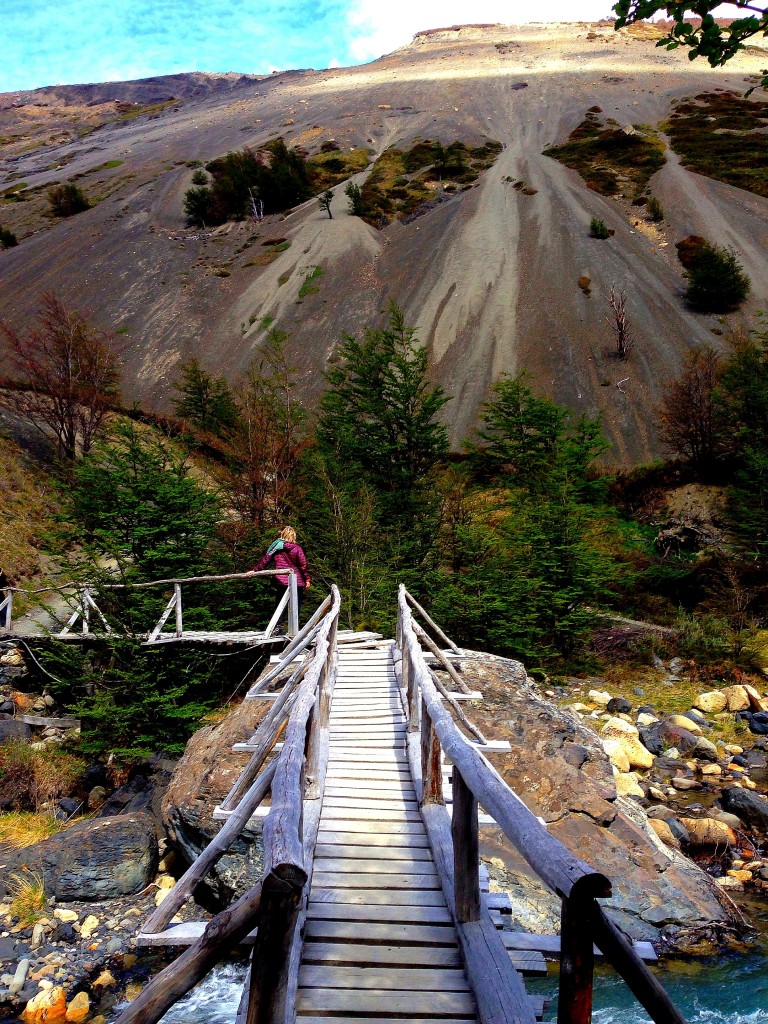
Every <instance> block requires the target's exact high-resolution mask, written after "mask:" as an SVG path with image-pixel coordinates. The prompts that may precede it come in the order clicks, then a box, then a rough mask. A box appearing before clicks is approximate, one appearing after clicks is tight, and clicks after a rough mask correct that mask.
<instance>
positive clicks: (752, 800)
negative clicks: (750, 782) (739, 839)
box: [720, 786, 768, 833]
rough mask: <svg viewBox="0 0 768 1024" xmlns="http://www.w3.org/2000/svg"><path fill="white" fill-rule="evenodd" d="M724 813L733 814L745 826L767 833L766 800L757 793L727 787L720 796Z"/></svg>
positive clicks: (767, 807)
mask: <svg viewBox="0 0 768 1024" xmlns="http://www.w3.org/2000/svg"><path fill="white" fill-rule="evenodd" d="M720 804H721V806H722V808H723V810H724V811H727V812H728V813H729V814H735V815H736V817H737V818H740V819H741V821H743V822H744V824H745V825H748V826H749V827H750V828H756V829H758V831H760V832H765V833H768V800H766V798H765V797H764V796H760V795H759V794H758V793H751V792H750V791H749V790H748V789H742V788H741V786H728V787H727V789H724V790H723V791H722V793H721V794H720Z"/></svg>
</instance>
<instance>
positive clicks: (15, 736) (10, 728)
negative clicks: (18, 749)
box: [0, 715, 32, 746]
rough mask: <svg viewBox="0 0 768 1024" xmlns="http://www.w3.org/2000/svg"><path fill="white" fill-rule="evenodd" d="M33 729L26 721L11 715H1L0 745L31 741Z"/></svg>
mask: <svg viewBox="0 0 768 1024" xmlns="http://www.w3.org/2000/svg"><path fill="white" fill-rule="evenodd" d="M31 738H32V730H31V729H30V727H29V726H28V725H27V723H26V722H20V721H19V720H18V719H16V718H11V717H10V715H0V746H2V744H3V743H19V742H21V743H29V741H30V739H31Z"/></svg>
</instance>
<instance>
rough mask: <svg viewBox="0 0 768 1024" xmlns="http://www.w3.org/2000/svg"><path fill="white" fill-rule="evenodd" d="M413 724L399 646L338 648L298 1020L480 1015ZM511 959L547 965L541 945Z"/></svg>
mask: <svg viewBox="0 0 768 1024" xmlns="http://www.w3.org/2000/svg"><path fill="white" fill-rule="evenodd" d="M405 734H406V720H405V715H404V714H403V708H402V704H401V700H400V693H399V690H398V687H397V683H396V679H395V673H394V669H393V665H392V660H391V654H390V650H389V649H387V648H384V649H381V648H379V649H375V650H349V649H346V650H345V649H344V647H340V649H339V670H338V677H337V681H336V688H335V691H334V697H333V703H332V707H331V716H330V756H329V762H328V772H327V776H326V783H325V794H324V799H323V809H322V813H321V816H320V830H319V833H318V837H317V847H316V850H315V860H314V870H313V875H312V886H311V889H310V894H309V901H308V907H307V921H306V927H305V934H304V939H305V941H304V948H303V953H302V959H301V966H300V969H299V976H298V993H297V1004H296V1009H297V1024H314V1022H316V1021H320V1020H322V1022H323V1024H334V1022H335V1021H349V1020H351V1019H352V1018H356V1019H357V1020H361V1021H365V1022H367V1024H391V1022H394V1021H395V1020H397V1022H398V1024H403V1022H408V1021H412V1022H416V1021H431V1020H436V1021H437V1020H439V1021H441V1022H442V1024H450V1022H451V1021H455V1022H457V1024H458V1022H462V1024H468V1022H471V1021H476V1020H477V1011H476V1006H475V1001H474V997H473V995H472V992H471V989H470V986H469V983H468V980H467V976H466V973H465V971H464V966H463V963H462V959H461V955H460V952H459V945H458V938H457V935H456V930H455V928H454V926H453V923H452V919H451V915H450V912H449V910H448V907H447V905H446V902H445V897H444V896H443V891H442V888H441V884H440V879H439V876H438V873H437V870H436V868H435V864H434V861H433V859H432V852H431V850H430V848H429V843H428V840H427V833H426V830H425V828H424V825H423V823H422V820H421V814H420V811H419V806H418V801H417V797H416V791H415V789H414V785H413V781H412V778H411V773H410V769H409V766H408V758H407V755H406V751H405ZM512 961H513V963H514V965H515V966H516V967H517V968H518V969H520V970H523V971H526V973H539V972H541V971H542V970H546V967H545V966H544V963H543V957H542V956H541V953H536V952H532V951H524V952H520V953H514V954H512ZM532 1002H533V1003H534V1004H535V1009H536V1010H537V1011H538V1013H537V1015H538V1016H541V1012H542V1007H541V1005H539V1004H540V1003H541V1001H540V1000H538V1001H537V1000H532Z"/></svg>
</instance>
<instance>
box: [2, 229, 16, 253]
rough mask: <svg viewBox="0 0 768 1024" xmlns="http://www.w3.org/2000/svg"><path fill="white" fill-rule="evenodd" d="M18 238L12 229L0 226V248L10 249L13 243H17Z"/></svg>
mask: <svg viewBox="0 0 768 1024" xmlns="http://www.w3.org/2000/svg"><path fill="white" fill-rule="evenodd" d="M18 244H19V240H18V238H17V237H16V235H14V233H13V232H12V231H9V230H8V229H7V228H4V227H0V249H12V248H13V247H14V245H18Z"/></svg>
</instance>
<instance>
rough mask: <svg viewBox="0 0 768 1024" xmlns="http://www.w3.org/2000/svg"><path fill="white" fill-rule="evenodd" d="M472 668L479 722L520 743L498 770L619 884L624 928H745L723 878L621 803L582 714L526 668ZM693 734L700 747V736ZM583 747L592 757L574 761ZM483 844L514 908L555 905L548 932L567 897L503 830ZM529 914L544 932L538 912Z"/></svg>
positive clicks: (617, 909) (636, 931) (615, 911)
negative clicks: (547, 695) (547, 692)
mask: <svg viewBox="0 0 768 1024" xmlns="http://www.w3.org/2000/svg"><path fill="white" fill-rule="evenodd" d="M463 670H464V678H465V679H466V681H467V683H468V684H469V686H470V687H471V688H472V689H477V690H481V691H482V692H483V695H484V699H483V700H482V701H480V702H478V703H477V704H476V705H473V706H472V708H471V712H470V714H471V717H472V719H473V720H474V721H476V722H477V724H478V725H479V726H480V727H481V728H482V729H483V731H484V732H485V733H486V735H488V736H489V737H492V738H494V739H507V740H509V741H510V743H511V746H512V750H511V751H510V752H509V753H504V754H495V755H489V756H490V757H491V759H492V760H493V762H494V764H495V766H496V767H497V769H498V770H499V771H500V773H501V774H502V776H503V777H504V779H505V780H506V781H507V783H508V784H509V785H510V786H511V787H512V789H514V790H515V792H516V793H518V794H519V795H520V797H521V798H522V799H523V800H524V801H525V803H526V804H527V805H528V807H529V808H530V809H531V810H532V811H533V812H534V814H536V815H538V816H539V817H541V818H542V819H543V820H544V821H545V823H546V825H547V829H548V831H549V832H550V834H551V835H554V836H556V837H557V838H558V839H560V840H561V842H562V843H564V845H565V846H567V847H568V848H569V849H570V850H572V851H573V852H574V853H575V854H576V855H577V856H579V857H581V858H582V859H583V860H585V861H586V862H587V863H589V864H591V865H592V866H593V867H594V868H595V869H597V870H598V871H602V872H603V873H605V874H606V875H607V876H608V877H609V878H610V879H611V881H612V883H613V897H612V899H611V900H610V901H608V902H607V903H606V904H605V905H606V907H607V908H609V910H610V913H611V915H612V916H613V918H614V920H615V921H616V922H617V923H618V924H620V925H621V926H622V927H623V928H625V929H626V930H627V932H628V933H629V934H631V935H632V936H633V937H634V938H645V939H651V940H654V939H658V938H659V935H660V933H661V932H662V930H663V931H664V933H665V934H668V935H670V937H673V936H674V933H675V931H677V930H683V929H689V928H690V929H694V930H695V929H696V928H697V927H700V926H701V927H702V928H706V926H708V925H713V924H735V921H734V918H733V916H732V912H731V909H730V908H729V907H728V906H727V905H726V904H725V901H724V898H723V895H722V893H721V892H720V891H719V890H718V887H717V886H716V885H715V884H714V882H713V880H712V879H711V878H710V877H709V876H708V875H707V874H706V873H705V872H704V871H702V870H701V868H699V867H698V866H697V865H696V864H694V863H693V862H692V861H690V860H689V859H688V858H687V857H685V856H683V855H682V854H681V853H679V852H678V851H677V850H676V849H674V847H673V846H666V845H665V844H664V843H663V842H662V841H661V840H660V839H659V837H658V836H657V835H656V833H655V832H654V831H653V829H652V827H651V825H650V823H649V821H648V818H647V817H646V814H645V811H644V810H643V809H642V807H641V806H640V805H639V804H638V803H637V801H636V799H633V798H629V799H626V798H623V797H617V794H616V781H615V779H614V773H613V768H612V766H611V764H610V761H609V759H608V757H607V755H606V753H605V751H604V750H603V746H602V743H601V738H600V737H598V736H597V734H596V733H595V732H593V731H592V729H590V728H589V727H588V726H587V724H586V723H585V722H583V721H582V720H581V719H580V718H579V716H578V715H576V714H575V713H573V712H571V711H569V710H567V709H565V708H558V707H556V706H555V705H553V704H551V703H550V702H549V701H547V700H545V699H543V698H542V696H541V694H540V692H539V690H538V689H537V688H536V686H535V684H533V682H532V681H531V680H529V679H527V678H526V674H525V670H524V669H523V667H522V666H521V665H520V664H519V663H517V662H513V661H508V660H505V659H502V658H492V657H490V656H483V659H482V660H480V659H479V658H478V660H474V659H473V660H472V661H466V662H464V663H463ZM619 721H622V720H621V719H619ZM688 735H689V736H690V737H691V743H692V745H693V744H695V742H696V740H697V739H698V737H695V736H694V735H693V734H692V733H688ZM574 748H578V749H579V750H580V751H581V752H583V751H587V757H586V758H585V759H583V758H582V757H580V758H578V759H574V758H572V757H571V756H570V751H572V750H573V749H574ZM622 782H623V780H622ZM675 825H677V823H675ZM670 827H671V826H670ZM679 832H680V835H678V834H677V832H675V833H674V835H675V837H676V838H677V839H678V840H680V839H681V838H685V836H686V833H685V830H684V829H682V828H680V829H679ZM483 843H484V854H486V855H488V854H492V856H493V857H494V858H499V859H500V860H501V861H503V862H504V864H505V866H506V877H505V879H503V880H501V884H504V882H507V883H508V884H507V885H506V886H505V887H506V888H508V890H509V891H511V892H512V894H513V905H514V906H515V907H518V906H520V905H522V904H523V903H524V902H525V901H524V899H523V896H524V895H525V896H526V899H527V904H528V906H529V907H538V906H541V905H545V906H546V907H547V908H548V912H547V915H546V921H545V920H542V921H541V928H544V929H546V927H549V924H551V921H550V918H553V917H554V918H556V917H557V915H558V914H559V901H558V900H557V898H556V897H554V898H553V899H554V902H552V900H551V899H549V897H548V896H547V895H546V893H545V894H544V895H542V887H541V885H540V884H537V883H536V882H534V881H532V879H531V870H530V868H528V867H527V866H526V865H525V864H524V862H523V861H522V858H521V857H520V856H519V855H518V854H517V853H516V851H515V850H514V849H513V848H512V846H511V844H510V843H509V842H508V841H507V840H506V839H505V838H504V836H503V834H502V833H501V832H500V830H499V829H494V828H490V827H489V828H484V829H483ZM497 880H499V879H497ZM542 901H543V902H542ZM528 918H529V926H530V927H531V928H532V929H533V930H539V924H538V923H537V922H536V919H535V918H536V914H535V913H534V912H533V911H530V912H529V914H528ZM548 922H549V923H548ZM518 923H519V922H518ZM527 923H528V922H527Z"/></svg>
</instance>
